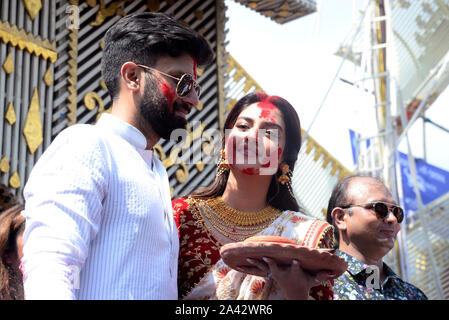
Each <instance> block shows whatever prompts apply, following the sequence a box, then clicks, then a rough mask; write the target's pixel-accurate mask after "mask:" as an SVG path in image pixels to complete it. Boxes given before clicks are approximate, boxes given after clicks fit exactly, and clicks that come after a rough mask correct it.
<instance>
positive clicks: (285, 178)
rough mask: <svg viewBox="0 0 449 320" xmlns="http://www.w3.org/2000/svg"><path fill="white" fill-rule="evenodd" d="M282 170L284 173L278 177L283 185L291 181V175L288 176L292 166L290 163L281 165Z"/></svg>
mask: <svg viewBox="0 0 449 320" xmlns="http://www.w3.org/2000/svg"><path fill="white" fill-rule="evenodd" d="M281 171H282V174H281V176H280V177H279V178H278V181H279V182H280V183H281V184H282V185H285V184H286V183H289V182H290V178H289V176H288V172H289V171H290V167H289V166H288V164H286V163H285V164H283V165H282V166H281Z"/></svg>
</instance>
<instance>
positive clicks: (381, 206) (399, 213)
mask: <svg viewBox="0 0 449 320" xmlns="http://www.w3.org/2000/svg"><path fill="white" fill-rule="evenodd" d="M352 207H362V208H365V209H373V210H374V212H375V213H376V215H377V217H378V218H379V219H385V218H386V217H388V213H389V212H390V210H391V212H393V215H394V216H395V217H396V220H397V221H398V223H401V222H402V220H404V210H403V209H402V208H401V207H398V206H395V205H392V206H391V207H390V208H389V207H388V205H387V204H386V203H384V202H380V201H376V202H371V203H367V204H352V205H348V206H344V207H340V208H342V209H348V208H352Z"/></svg>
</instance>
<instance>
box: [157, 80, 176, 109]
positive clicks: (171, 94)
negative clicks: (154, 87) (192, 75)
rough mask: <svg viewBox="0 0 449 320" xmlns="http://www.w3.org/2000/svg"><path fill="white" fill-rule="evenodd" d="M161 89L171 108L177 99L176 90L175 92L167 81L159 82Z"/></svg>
mask: <svg viewBox="0 0 449 320" xmlns="http://www.w3.org/2000/svg"><path fill="white" fill-rule="evenodd" d="M159 88H160V89H161V90H162V92H163V93H164V96H165V97H166V98H167V100H168V105H169V106H171V105H172V104H173V101H175V98H176V92H175V90H173V88H172V87H171V86H170V85H169V84H168V83H167V82H165V81H161V82H159Z"/></svg>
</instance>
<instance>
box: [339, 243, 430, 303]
mask: <svg viewBox="0 0 449 320" xmlns="http://www.w3.org/2000/svg"><path fill="white" fill-rule="evenodd" d="M336 254H337V255H338V256H340V257H342V258H344V259H345V260H346V261H347V262H348V270H347V271H346V272H345V273H344V274H343V275H342V276H340V277H339V278H337V279H335V280H334V299H335V300H427V297H426V295H425V294H424V293H423V292H422V291H421V290H420V289H418V288H417V287H415V286H414V285H412V284H410V283H407V282H405V281H403V280H402V279H401V278H399V276H398V275H396V274H395V273H394V272H393V270H391V269H390V268H389V267H388V266H387V264H386V263H384V264H383V265H384V272H385V274H386V278H385V280H384V281H383V283H382V284H378V285H377V287H378V288H376V284H375V282H374V281H375V276H374V272H375V271H374V270H373V269H374V268H370V266H369V265H367V264H364V263H363V262H361V261H359V260H357V259H356V258H354V257H352V256H350V255H349V254H347V253H345V252H343V251H340V250H337V251H336ZM370 287H371V288H370Z"/></svg>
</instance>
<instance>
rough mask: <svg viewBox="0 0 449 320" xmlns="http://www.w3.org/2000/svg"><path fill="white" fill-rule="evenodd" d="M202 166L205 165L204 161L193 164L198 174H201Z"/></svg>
mask: <svg viewBox="0 0 449 320" xmlns="http://www.w3.org/2000/svg"><path fill="white" fill-rule="evenodd" d="M204 165H205V163H204V161H199V162H197V163H196V164H195V166H196V169H197V170H198V171H199V172H201V171H203V170H204Z"/></svg>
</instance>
